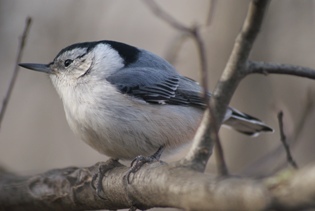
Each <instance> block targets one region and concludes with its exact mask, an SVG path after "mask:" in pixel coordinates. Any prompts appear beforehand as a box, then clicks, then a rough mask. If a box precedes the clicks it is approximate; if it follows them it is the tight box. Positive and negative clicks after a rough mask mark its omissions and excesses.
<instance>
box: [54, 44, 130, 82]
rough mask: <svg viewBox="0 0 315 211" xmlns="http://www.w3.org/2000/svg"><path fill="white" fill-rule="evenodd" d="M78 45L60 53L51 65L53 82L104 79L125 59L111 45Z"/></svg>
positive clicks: (118, 67)
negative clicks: (89, 47) (91, 46)
mask: <svg viewBox="0 0 315 211" xmlns="http://www.w3.org/2000/svg"><path fill="white" fill-rule="evenodd" d="M87 51H88V48H86V47H83V48H81V47H77V48H74V49H71V50H67V51H64V52H62V53H61V54H60V55H58V56H57V57H56V58H55V59H54V61H53V62H52V63H51V64H50V65H49V68H50V69H51V70H52V74H51V78H52V80H53V82H54V81H55V80H58V84H59V83H66V84H78V83H80V82H84V83H86V82H87V81H90V80H97V79H104V77H107V76H108V75H110V74H112V73H113V72H115V71H117V70H118V69H120V68H122V67H123V66H124V65H123V60H122V58H121V57H120V56H119V54H118V52H117V51H115V50H113V49H112V48H111V47H110V46H109V45H107V44H103V43H100V44H98V45H96V46H95V47H94V48H93V49H92V50H89V51H88V52H87Z"/></svg>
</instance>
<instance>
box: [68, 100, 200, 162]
mask: <svg viewBox="0 0 315 211" xmlns="http://www.w3.org/2000/svg"><path fill="white" fill-rule="evenodd" d="M115 109H116V111H115V112H113V111H111V112H107V111H106V110H103V111H101V112H99V113H98V114H97V115H96V114H95V113H94V114H89V112H86V115H85V119H84V120H82V119H81V120H77V119H75V118H73V116H72V115H71V114H70V115H69V114H67V119H68V122H69V125H70V127H71V128H72V130H73V131H74V133H75V134H77V135H79V137H81V139H82V140H83V141H85V142H86V143H87V144H88V145H90V146H91V147H93V148H94V149H95V150H97V151H98V152H100V153H102V154H105V155H107V156H109V157H112V158H118V159H127V160H130V159H133V158H135V157H136V156H138V155H151V154H153V153H154V152H155V151H156V150H157V149H158V148H159V147H160V146H165V147H166V151H170V150H171V149H174V148H178V147H180V146H181V145H183V144H185V143H187V142H189V141H190V140H191V139H192V138H193V135H194V133H195V131H196V129H197V127H198V125H199V122H200V120H201V116H202V111H201V110H199V109H196V108H192V107H184V106H170V105H154V106H152V105H143V106H142V107H139V106H138V107H129V108H128V109H126V108H125V107H124V108H121V109H119V108H115ZM113 114H116V115H113ZM71 116H72V117H71ZM92 117H93V118H92Z"/></svg>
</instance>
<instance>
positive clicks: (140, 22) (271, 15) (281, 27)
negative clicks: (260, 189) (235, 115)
mask: <svg viewBox="0 0 315 211" xmlns="http://www.w3.org/2000/svg"><path fill="white" fill-rule="evenodd" d="M156 2H157V4H158V5H159V6H161V8H162V9H164V10H165V11H166V12H168V13H169V14H171V15H172V16H173V17H174V18H175V19H177V20H178V21H180V22H181V23H183V24H185V25H186V26H192V25H194V24H196V25H200V26H201V27H202V30H201V34H202V36H203V39H204V41H205V45H206V49H207V58H208V65H209V84H210V89H211V90H213V89H214V87H215V84H216V82H217V80H218V78H219V77H220V75H221V73H222V70H223V69H224V66H225V63H226V61H227V60H228V57H229V54H230V51H231V49H232V47H233V43H234V39H235V37H236V36H237V34H238V32H239V30H240V28H241V25H242V23H243V20H244V18H245V15H246V11H247V7H248V3H249V1H247V0H239V1H229V0H220V1H217V2H216V3H215V4H212V6H214V7H213V10H212V13H211V22H210V24H207V22H208V21H207V20H208V16H209V10H210V9H209V8H210V5H209V3H210V1H209V0H199V1H193V0H172V1H169V0H157V1H156ZM314 11H315V2H314V1H310V0H301V1H294V0H287V1H284V0H282V1H272V2H271V4H270V5H269V10H268V12H267V15H266V18H265V20H264V23H263V26H262V30H261V33H260V35H259V36H258V39H257V41H256V43H255V45H254V48H253V51H252V53H251V59H253V60H259V61H267V62H279V63H287V64H295V65H302V66H307V67H311V68H315V60H314V58H313V57H314V55H315V38H314V33H315V13H314ZM27 16H30V17H32V18H33V23H32V26H31V30H30V33H29V36H28V39H27V45H26V47H25V50H24V55H23V58H22V62H35V63H36V62H38V63H48V62H50V61H52V59H53V58H54V57H55V55H56V54H57V53H58V52H59V51H60V50H61V49H62V48H64V47H66V46H68V45H70V44H73V43H76V42H82V41H94V40H103V39H109V40H117V41H121V42H125V43H128V44H131V45H135V46H138V47H140V48H144V49H147V50H149V51H152V52H154V53H156V54H158V55H160V56H162V57H164V58H171V57H170V56H169V55H170V52H171V51H172V50H171V49H173V44H174V43H176V42H177V41H178V39H179V37H180V36H181V33H180V32H178V31H177V30H175V29H173V28H172V27H170V26H169V25H168V24H167V23H165V22H164V21H162V20H160V19H159V18H157V17H156V16H155V15H154V14H153V13H152V12H151V11H150V10H149V9H148V7H147V6H146V5H145V4H144V3H143V1H140V0H133V1H124V0H93V1H83V0H54V1H50V0H28V1H23V0H0V28H1V30H0V49H1V50H0V64H1V67H0V102H1V101H2V99H3V98H4V96H5V93H6V91H7V88H8V84H9V81H10V78H11V76H12V73H13V69H14V66H15V59H16V54H17V51H18V45H19V37H20V35H21V34H22V31H23V28H24V25H25V19H26V17H27ZM172 63H173V64H174V65H175V67H176V68H177V70H178V71H179V72H180V73H181V74H184V75H186V76H188V77H191V78H193V79H195V80H197V81H199V70H200V66H199V58H198V55H197V51H196V47H195V43H194V42H193V41H192V39H189V38H188V39H186V40H185V41H184V42H183V43H182V46H181V48H180V49H179V51H178V53H177V54H176V57H174V58H173V59H172ZM314 89H315V81H311V80H309V79H302V78H297V77H292V76H277V75H269V76H264V75H251V76H249V77H247V78H245V79H244V80H243V81H242V83H241V84H240V86H239V87H238V89H237V91H236V93H235V95H234V97H233V99H232V102H231V105H232V106H234V107H236V108H238V109H239V110H241V111H244V112H246V113H248V114H251V115H253V116H256V117H258V118H260V119H262V120H263V121H264V122H265V123H267V124H268V125H270V126H271V127H273V128H274V129H275V133H273V134H262V135H261V136H259V137H256V138H251V137H247V136H244V135H242V134H239V133H237V132H235V131H232V130H229V129H226V128H222V129H221V132H220V135H221V139H222V142H223V147H224V150H225V156H226V160H227V164H228V167H229V168H230V171H231V172H232V173H233V174H248V175H260V174H264V173H267V174H268V173H270V172H272V171H274V169H275V168H277V166H279V164H281V163H283V161H284V160H285V154H284V153H283V149H282V147H280V148H279V149H280V150H278V151H274V149H276V148H277V147H279V146H281V142H280V136H279V128H278V122H277V113H278V111H279V110H280V109H281V110H283V111H284V115H285V119H284V123H285V132H286V134H287V136H288V137H293V135H292V134H293V133H294V132H293V131H294V130H295V128H296V125H297V124H298V122H299V121H300V120H299V119H300V118H301V116H302V114H303V112H304V111H305V102H306V99H307V96H310V97H309V100H310V99H312V97H315V95H312V94H310V95H307V93H309V90H314ZM310 93H312V92H310ZM313 93H314V92H313ZM304 113H305V112H304ZM303 119H304V120H305V122H304V123H305V124H304V126H303V127H302V129H301V130H299V136H298V138H297V143H296V144H295V145H294V146H293V147H292V153H293V156H294V158H295V160H296V161H297V163H298V164H300V165H306V164H308V163H310V162H313V161H314V160H315V153H314V149H315V148H314V147H315V142H314V135H315V131H314V130H313V129H314V128H313V127H314V124H315V115H314V112H312V111H310V112H308V113H307V114H306V118H303ZM269 152H274V153H271V154H270V155H268V156H266V154H267V153H269ZM179 156H182V155H179ZM261 158H263V159H261ZM267 158H268V159H267ZM106 159H107V158H106V157H105V156H103V155H100V154H99V153H98V152H96V151H94V150H93V149H91V148H90V147H89V146H88V145H86V144H85V143H83V142H82V141H81V140H79V138H77V137H75V136H74V135H73V133H72V132H71V130H70V128H69V126H68V125H67V122H66V119H65V115H64V111H63V107H62V103H61V100H60V99H59V97H58V96H57V93H56V91H55V90H54V88H53V86H52V84H51V82H50V80H49V78H48V76H47V75H45V74H40V73H37V72H32V71H29V70H26V69H21V71H20V72H19V75H18V79H17V81H16V85H15V87H14V90H13V93H12V96H11V100H10V102H9V105H8V109H7V111H6V114H5V118H4V120H3V122H2V125H1V131H0V165H1V166H4V167H6V168H8V169H9V170H11V171H14V172H17V173H19V174H23V175H27V174H33V173H39V172H43V171H46V170H48V169H52V168H62V167H67V166H88V165H92V164H94V163H96V162H98V161H105V160H106ZM257 159H258V160H257ZM259 159H261V160H259ZM214 170H215V159H214V158H211V161H210V163H209V167H208V171H210V172H211V171H214Z"/></svg>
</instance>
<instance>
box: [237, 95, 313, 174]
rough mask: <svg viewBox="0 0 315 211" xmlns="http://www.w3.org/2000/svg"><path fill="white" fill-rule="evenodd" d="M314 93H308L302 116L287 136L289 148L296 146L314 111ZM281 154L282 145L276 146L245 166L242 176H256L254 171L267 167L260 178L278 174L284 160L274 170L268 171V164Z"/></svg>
mask: <svg viewBox="0 0 315 211" xmlns="http://www.w3.org/2000/svg"><path fill="white" fill-rule="evenodd" d="M313 96H314V92H312V91H311V90H309V91H308V93H307V96H306V99H305V103H303V107H302V109H301V111H302V114H300V115H299V116H300V117H299V119H298V121H297V124H296V125H295V126H294V131H293V133H292V134H289V137H287V143H288V144H289V146H290V147H294V146H296V144H297V143H298V142H299V140H300V135H301V132H302V129H303V128H304V126H305V124H306V123H307V121H308V120H309V118H310V117H311V115H310V113H311V112H312V111H313V110H314V100H313ZM282 152H283V147H282V145H279V146H277V147H276V148H275V149H273V150H271V151H269V152H267V153H266V154H265V155H263V156H262V157H260V158H258V159H257V160H255V161H253V162H252V163H251V164H249V165H247V166H246V168H245V169H243V170H242V171H241V174H242V175H253V174H255V175H257V172H256V171H255V170H256V169H264V167H265V168H267V167H268V171H267V172H264V174H261V175H260V177H266V176H269V175H273V174H275V172H278V171H279V170H281V169H283V168H284V167H285V165H286V164H287V162H286V160H285V161H281V163H280V164H279V165H277V167H276V168H274V169H272V170H270V163H272V162H273V160H274V159H275V158H276V157H277V159H278V157H279V155H280V154H281V153H282Z"/></svg>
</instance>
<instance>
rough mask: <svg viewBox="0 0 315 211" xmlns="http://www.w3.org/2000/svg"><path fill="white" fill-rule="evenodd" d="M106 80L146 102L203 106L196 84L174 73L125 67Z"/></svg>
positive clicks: (121, 90) (123, 91)
mask: <svg viewBox="0 0 315 211" xmlns="http://www.w3.org/2000/svg"><path fill="white" fill-rule="evenodd" d="M106 79H107V81H109V82H110V83H111V84H113V85H114V86H116V88H117V89H118V90H119V91H120V92H121V93H123V94H127V95H130V96H133V97H136V98H138V99H142V100H144V101H145V102H147V103H152V104H171V105H190V106H196V107H202V108H204V107H205V103H204V100H203V98H202V97H201V91H200V90H201V89H200V87H199V85H198V84H197V83H196V82H195V81H193V80H191V79H188V78H185V77H182V76H180V75H178V74H177V73H172V72H171V73H170V72H168V71H165V70H161V71H156V69H154V68H126V69H122V70H119V71H117V72H116V73H114V74H113V75H110V76H109V77H107V78H106Z"/></svg>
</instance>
